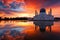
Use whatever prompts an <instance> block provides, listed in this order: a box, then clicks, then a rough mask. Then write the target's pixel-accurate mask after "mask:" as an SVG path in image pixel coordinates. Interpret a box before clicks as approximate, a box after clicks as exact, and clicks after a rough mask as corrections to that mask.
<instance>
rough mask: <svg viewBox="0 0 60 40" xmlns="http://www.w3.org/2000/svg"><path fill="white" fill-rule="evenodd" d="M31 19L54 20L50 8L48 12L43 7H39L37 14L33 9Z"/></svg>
mask: <svg viewBox="0 0 60 40" xmlns="http://www.w3.org/2000/svg"><path fill="white" fill-rule="evenodd" d="M33 20H54V16H53V15H52V9H50V11H49V13H48V14H47V13H46V9H45V8H41V9H40V13H39V15H38V12H37V11H36V10H35V16H34V18H33Z"/></svg>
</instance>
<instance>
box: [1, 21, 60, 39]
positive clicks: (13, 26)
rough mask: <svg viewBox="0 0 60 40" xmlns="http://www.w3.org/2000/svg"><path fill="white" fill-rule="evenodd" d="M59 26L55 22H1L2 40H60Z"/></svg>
mask: <svg viewBox="0 0 60 40" xmlns="http://www.w3.org/2000/svg"><path fill="white" fill-rule="evenodd" d="M59 26H60V25H59V22H54V21H1V22H0V40H60V34H59V33H60V31H59V30H60V28H59ZM56 35H57V36H56Z"/></svg>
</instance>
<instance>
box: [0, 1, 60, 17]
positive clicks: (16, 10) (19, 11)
mask: <svg viewBox="0 0 60 40" xmlns="http://www.w3.org/2000/svg"><path fill="white" fill-rule="evenodd" d="M16 4H17V5H16ZM41 8H45V9H46V10H47V13H48V12H49V9H50V8H52V15H54V17H60V0H0V17H33V16H34V13H35V12H34V11H35V10H37V11H38V13H39V11H40V9H41Z"/></svg>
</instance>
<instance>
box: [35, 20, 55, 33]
mask: <svg viewBox="0 0 60 40" xmlns="http://www.w3.org/2000/svg"><path fill="white" fill-rule="evenodd" d="M53 22H54V21H34V24H35V27H37V26H39V28H40V31H41V32H45V31H46V27H48V28H49V30H50V32H51V26H52V25H53Z"/></svg>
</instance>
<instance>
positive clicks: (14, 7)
mask: <svg viewBox="0 0 60 40" xmlns="http://www.w3.org/2000/svg"><path fill="white" fill-rule="evenodd" d="M22 6H24V3H22V2H20V3H17V2H16V1H13V2H11V3H10V4H5V3H4V2H3V0H0V11H4V12H6V13H8V14H9V13H10V12H22V11H24V8H23V7H22Z"/></svg>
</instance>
